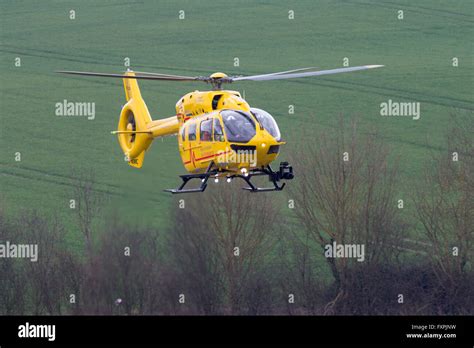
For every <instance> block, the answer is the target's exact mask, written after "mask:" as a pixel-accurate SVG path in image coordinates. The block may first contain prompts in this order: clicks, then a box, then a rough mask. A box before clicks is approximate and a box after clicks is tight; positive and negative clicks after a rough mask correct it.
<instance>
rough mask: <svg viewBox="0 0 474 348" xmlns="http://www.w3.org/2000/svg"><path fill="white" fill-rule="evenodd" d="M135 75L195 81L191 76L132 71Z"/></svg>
mask: <svg viewBox="0 0 474 348" xmlns="http://www.w3.org/2000/svg"><path fill="white" fill-rule="evenodd" d="M134 72H135V74H139V75H150V76H164V77H177V78H184V79H195V78H196V77H193V76H183V75H172V74H161V73H151V72H146V71H134Z"/></svg>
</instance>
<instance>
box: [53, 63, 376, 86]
mask: <svg viewBox="0 0 474 348" xmlns="http://www.w3.org/2000/svg"><path fill="white" fill-rule="evenodd" d="M381 67H383V65H362V66H354V67H347V68H338V69H329V70H315V69H316V68H312V67H310V68H300V69H293V70H287V71H280V72H274V73H270V74H260V75H250V76H227V75H226V74H224V73H214V74H212V75H210V76H182V75H171V74H161V73H151V72H143V71H135V72H134V74H133V75H128V74H109V73H96V72H85V71H66V70H63V71H56V72H58V73H61V74H69V75H82V76H97V77H113V78H121V79H137V80H163V81H203V82H206V83H210V84H211V85H212V86H213V89H216V90H219V89H221V88H222V84H225V83H232V82H240V81H271V80H286V79H295V78H301V77H311V76H323V75H333V74H340V73H346V72H353V71H360V70H368V69H375V68H381Z"/></svg>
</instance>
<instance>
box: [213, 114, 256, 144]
mask: <svg viewBox="0 0 474 348" xmlns="http://www.w3.org/2000/svg"><path fill="white" fill-rule="evenodd" d="M221 116H222V121H224V128H225V132H226V135H227V141H230V142H236V143H246V142H248V141H250V139H252V138H253V137H254V136H255V134H256V131H255V122H254V120H253V119H252V117H251V116H250V115H249V114H247V113H245V112H243V111H234V110H224V111H221Z"/></svg>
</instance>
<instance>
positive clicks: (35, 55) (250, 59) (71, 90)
mask: <svg viewBox="0 0 474 348" xmlns="http://www.w3.org/2000/svg"><path fill="white" fill-rule="evenodd" d="M71 9H73V10H75V12H76V18H75V19H74V20H71V19H70V18H69V11H70V10H71ZM180 10H184V11H185V19H183V20H180V19H179V18H178V16H179V11H180ZM290 10H293V11H294V14H295V18H294V19H293V20H290V19H289V18H288V11H290ZM399 10H403V11H404V18H403V20H400V19H398V18H397V16H398V11H399ZM0 23H1V42H0V44H1V45H0V58H1V59H0V64H1V70H2V83H1V85H0V88H1V89H0V101H1V122H0V127H1V155H0V174H1V181H0V186H1V198H2V201H3V203H5V206H6V207H7V209H8V212H9V213H10V214H16V213H17V212H18V211H19V210H20V209H22V208H36V209H39V210H42V211H45V212H47V213H49V212H51V213H52V212H57V213H59V215H61V216H63V218H64V219H65V221H68V222H69V221H72V213H71V210H70V209H69V199H70V198H71V197H70V194H68V190H70V185H71V173H72V170H73V168H90V167H93V168H94V170H95V172H96V176H97V180H98V182H99V183H100V184H99V189H100V190H102V191H104V192H107V194H108V195H109V196H110V200H109V203H108V207H107V208H108V209H112V208H116V209H118V210H119V211H120V212H121V213H122V214H124V215H125V216H127V218H129V219H130V220H131V221H139V222H148V223H151V224H154V225H158V224H166V222H167V219H168V213H167V211H168V207H169V204H170V202H171V200H172V198H171V197H170V195H168V194H167V193H164V192H163V191H162V190H163V189H166V188H172V187H175V186H176V185H177V184H178V182H179V180H178V178H177V175H179V174H182V173H183V172H184V168H183V166H182V163H181V160H180V158H179V155H178V148H177V141H176V139H175V138H174V137H169V138H166V139H163V140H160V139H158V140H156V141H155V143H154V144H153V145H152V147H151V149H150V151H148V152H147V156H146V158H145V164H144V167H143V168H142V169H141V170H136V169H133V168H130V167H129V166H128V165H126V163H125V162H124V161H123V155H122V152H121V150H120V148H119V146H118V142H117V140H116V138H115V137H114V136H112V135H110V131H111V130H114V129H116V126H117V122H118V115H119V112H120V109H121V107H122V105H123V104H124V100H125V99H124V93H123V87H122V84H121V81H120V80H106V79H97V78H79V77H68V76H63V75H58V74H55V73H54V71H55V70H61V69H65V70H83V71H100V72H120V71H123V70H124V58H125V57H129V58H130V61H131V67H132V68H134V69H136V70H144V71H150V72H163V73H171V74H192V75H207V74H210V73H212V72H214V71H224V72H226V73H228V74H244V75H246V74H254V73H267V72H274V71H280V70H289V69H292V68H298V67H306V66H317V67H319V68H321V69H330V68H337V67H341V66H342V64H343V58H344V57H347V58H349V62H350V65H351V66H356V65H365V64H384V65H385V66H386V67H385V68H383V69H376V70H371V71H365V72H356V73H350V74H342V75H337V76H325V77H321V78H308V79H296V80H290V81H272V82H265V83H263V82H247V83H246V84H243V83H242V84H235V85H233V86H232V88H234V89H237V90H239V91H241V92H243V91H244V90H245V96H246V99H247V101H248V102H249V103H250V105H253V106H256V107H260V108H263V109H266V110H268V111H269V112H270V113H272V114H273V115H275V117H276V119H277V121H278V123H279V126H280V129H281V131H282V133H283V136H284V138H285V140H287V141H288V143H289V145H288V147H289V148H291V147H292V146H294V145H296V144H298V142H299V141H300V137H299V134H300V133H301V132H302V131H303V130H305V132H311V131H315V130H319V129H327V132H331V131H333V130H334V128H333V127H334V125H335V123H334V121H335V118H336V117H337V116H338V115H339V114H344V115H346V116H348V117H349V116H351V115H355V116H358V117H359V119H360V122H361V132H364V131H367V130H369V129H370V128H372V127H377V128H378V129H379V130H380V133H381V136H382V137H384V138H385V139H386V140H387V142H388V143H389V144H390V145H391V146H392V147H393V149H394V151H395V153H397V154H399V155H400V156H401V160H402V161H401V162H402V163H401V164H402V179H403V180H402V184H403V185H402V186H400V192H402V193H403V192H407V191H408V189H407V186H405V184H407V185H408V183H411V184H413V183H416V180H417V175H418V174H419V172H420V169H421V167H422V165H423V163H424V162H425V161H426V160H427V159H428V156H429V154H430V151H432V150H434V151H440V150H443V146H444V145H443V144H444V139H443V134H444V131H445V129H446V128H447V126H448V125H449V115H450V114H451V113H453V112H458V113H461V114H464V115H465V117H469V118H472V111H473V109H474V98H473V93H472V91H473V87H474V80H473V65H474V60H473V53H474V47H473V42H472V37H473V36H474V35H473V34H474V33H473V31H474V30H473V23H474V2H472V1H468V0H466V1H434V0H429V1H428V0H427V1H416V2H414V1H408V0H406V1H394V0H393V1H376V0H373V1H371V0H347V1H314V0H308V1H270V0H268V1H258V2H256V1H255V2H254V1H243V0H237V1H220V2H215V1H182V0H178V1H127V0H119V1H101V2H97V1H44V2H38V1H1V8H0ZM16 57H19V58H21V67H16V66H15V58H16ZM235 57H238V58H239V61H240V66H239V67H235V66H234V58H235ZM453 57H457V58H458V60H459V66H458V67H453V66H452V58H453ZM140 86H141V89H142V94H143V95H144V98H145V100H146V102H147V104H148V108H149V109H150V112H151V114H152V117H153V118H162V117H168V116H170V115H173V114H174V105H175V103H176V101H177V100H178V99H179V98H180V96H181V95H183V94H185V93H187V92H189V91H192V90H195V89H201V90H204V89H206V88H207V86H205V85H202V84H199V83H188V82H186V83H171V82H169V83H168V82H155V81H144V82H140ZM64 99H67V100H68V101H79V102H95V103H96V117H95V119H94V120H87V118H86V117H58V116H55V104H56V103H57V102H62V101H63V100H64ZM389 99H392V100H396V101H413V102H420V103H421V118H420V119H419V120H416V121H415V120H412V119H410V118H406V117H391V118H390V117H382V116H380V103H382V102H386V101H387V100H389ZM290 104H291V105H294V106H295V114H293V115H290V114H288V105H290ZM16 152H20V153H21V162H16V161H15V153H16ZM281 159H286V160H289V161H290V162H291V158H288V157H287V156H285V151H284V150H283V153H282V156H281ZM210 189H211V190H212V187H210ZM286 199H287V198H286V196H285V194H282V193H275V200H281V202H282V203H283V202H284V201H285V200H286ZM71 228H72V227H71ZM72 229H73V228H72Z"/></svg>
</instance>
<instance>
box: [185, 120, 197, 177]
mask: <svg viewBox="0 0 474 348" xmlns="http://www.w3.org/2000/svg"><path fill="white" fill-rule="evenodd" d="M186 123H188V124H186V131H185V140H186V141H184V142H183V145H184V146H183V157H182V158H183V162H184V165H185V166H190V167H189V168H190V169H188V170H191V171H192V170H194V169H196V161H195V158H196V156H195V153H196V148H195V147H196V143H197V141H196V123H194V122H192V121H188V122H186Z"/></svg>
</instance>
